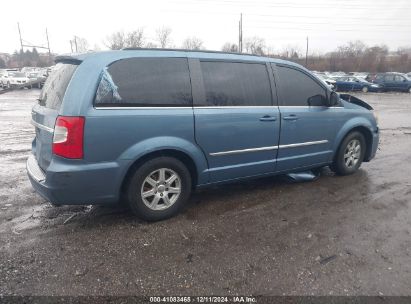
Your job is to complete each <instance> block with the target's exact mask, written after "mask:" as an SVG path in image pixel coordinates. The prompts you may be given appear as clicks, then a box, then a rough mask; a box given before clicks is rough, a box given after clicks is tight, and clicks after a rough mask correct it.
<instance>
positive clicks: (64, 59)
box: [54, 55, 83, 64]
mask: <svg viewBox="0 0 411 304" xmlns="http://www.w3.org/2000/svg"><path fill="white" fill-rule="evenodd" d="M54 61H55V62H56V63H71V64H80V63H82V62H83V60H81V59H79V58H78V57H73V56H70V55H61V56H57V57H56V59H55V60H54Z"/></svg>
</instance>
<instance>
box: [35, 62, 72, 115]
mask: <svg viewBox="0 0 411 304" xmlns="http://www.w3.org/2000/svg"><path fill="white" fill-rule="evenodd" d="M77 67H78V65H76V64H69V63H58V64H56V66H55V68H53V71H52V72H51V74H50V75H49V77H48V78H47V80H46V83H45V84H44V87H43V90H42V91H41V94H40V98H39V103H40V105H41V106H44V107H46V108H50V109H55V110H58V109H60V106H61V103H62V101H63V97H64V94H65V93H66V89H67V86H68V84H69V82H70V80H71V77H72V76H73V74H74V71H75V70H76V68H77Z"/></svg>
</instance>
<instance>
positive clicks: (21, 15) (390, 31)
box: [0, 0, 411, 53]
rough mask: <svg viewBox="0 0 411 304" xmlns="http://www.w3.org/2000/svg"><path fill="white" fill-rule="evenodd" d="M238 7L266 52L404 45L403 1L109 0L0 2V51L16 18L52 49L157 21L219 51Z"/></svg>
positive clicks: (150, 27)
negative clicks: (349, 44) (352, 43)
mask: <svg viewBox="0 0 411 304" xmlns="http://www.w3.org/2000/svg"><path fill="white" fill-rule="evenodd" d="M240 13H243V30H244V37H245V38H247V37H250V36H260V37H262V38H264V39H265V41H266V44H267V45H268V46H270V47H271V48H272V49H273V50H274V51H282V50H284V49H285V48H286V47H287V46H294V47H298V48H299V49H300V50H301V51H305V43H306V41H305V39H306V37H307V36H308V37H309V42H310V43H309V44H310V53H312V52H315V53H318V52H320V53H324V52H326V51H330V50H332V49H334V48H335V47H336V46H338V45H341V44H344V43H346V42H347V41H350V40H357V39H360V40H362V41H364V42H365V43H366V44H368V45H374V44H386V45H388V46H389V47H390V49H397V48H398V47H399V46H411V17H410V16H411V14H410V13H411V5H410V1H409V0H389V1H388V0H310V1H303V0H300V1H299V0H291V1H287V0H271V1H270V0H169V1H166V0H150V1H149V0H147V1H142V0H136V1H131V0H129V1H126V0H116V1H86V0H82V1H79V0H71V1H56V0H54V1H53V0H37V1H33V0H19V1H2V4H1V18H0V20H1V21H0V23H1V29H2V31H1V34H0V52H13V51H14V50H16V49H19V48H20V42H19V36H18V30H17V22H20V28H21V31H22V36H23V40H24V42H25V43H30V44H36V45H45V44H46V38H45V29H46V27H47V28H48V32H49V38H50V47H51V50H52V52H56V53H67V52H70V42H69V41H70V39H72V37H73V36H74V35H77V36H80V37H83V38H86V39H87V40H88V42H89V44H90V46H91V48H94V46H95V45H98V46H99V47H100V48H101V49H106V47H105V46H104V43H103V41H104V39H105V38H106V37H107V35H108V34H110V33H112V32H114V31H118V30H125V31H127V30H132V29H135V28H141V27H143V28H144V33H145V35H146V38H147V41H149V42H155V41H154V38H155V31H156V29H157V28H159V27H161V26H167V27H170V28H172V39H173V43H174V45H175V46H176V47H179V46H181V43H182V41H183V40H184V38H186V37H188V36H196V37H199V38H200V39H202V40H203V42H204V46H205V47H206V48H207V49H214V50H220V49H221V46H222V45H223V44H224V43H225V42H232V43H237V42H238V20H239V15H240Z"/></svg>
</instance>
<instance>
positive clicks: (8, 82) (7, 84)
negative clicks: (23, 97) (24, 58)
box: [1, 72, 30, 88]
mask: <svg viewBox="0 0 411 304" xmlns="http://www.w3.org/2000/svg"><path fill="white" fill-rule="evenodd" d="M24 84H27V86H24ZM29 84H30V79H29V78H28V77H27V76H26V74H25V73H23V72H7V73H6V74H4V75H3V76H2V77H1V85H2V87H3V88H11V87H17V86H22V87H30V85H29Z"/></svg>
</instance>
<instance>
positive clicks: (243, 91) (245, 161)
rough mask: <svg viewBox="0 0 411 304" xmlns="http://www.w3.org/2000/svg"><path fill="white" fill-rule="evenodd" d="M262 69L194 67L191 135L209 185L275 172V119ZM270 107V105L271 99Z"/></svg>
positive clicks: (219, 64) (216, 64) (223, 64)
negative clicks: (203, 158) (202, 158)
mask: <svg viewBox="0 0 411 304" xmlns="http://www.w3.org/2000/svg"><path fill="white" fill-rule="evenodd" d="M269 68H270V67H269V66H268V65H267V64H266V63H255V62H229V61H208V60H204V61H203V60H201V61H196V62H195V64H193V62H191V66H190V70H191V71H192V72H193V70H194V73H196V72H195V70H196V69H197V72H198V73H197V77H195V78H197V81H198V82H199V84H200V85H198V86H197V85H193V91H194V90H197V93H198V94H195V95H197V96H196V98H195V100H194V117H195V135H196V141H197V144H198V145H199V146H200V147H201V149H202V150H203V152H204V154H205V155H206V157H207V160H208V165H209V174H210V180H211V181H212V182H216V181H224V180H230V179H235V178H241V177H246V176H253V175H260V174H265V173H270V172H273V171H275V163H276V156H277V146H278V141H279V129H280V115H279V110H278V106H277V105H273V97H272V96H273V95H274V94H273V93H274V91H273V90H272V85H271V84H272V74H271V72H270V73H269V70H268V69H269ZM274 100H275V103H276V99H274Z"/></svg>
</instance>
